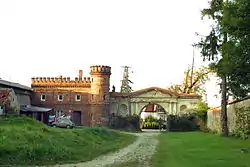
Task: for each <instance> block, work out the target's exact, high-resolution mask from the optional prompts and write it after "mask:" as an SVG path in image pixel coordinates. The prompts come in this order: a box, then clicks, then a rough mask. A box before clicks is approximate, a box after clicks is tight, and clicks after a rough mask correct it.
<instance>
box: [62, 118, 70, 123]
mask: <svg viewBox="0 0 250 167" xmlns="http://www.w3.org/2000/svg"><path fill="white" fill-rule="evenodd" d="M61 121H62V122H67V123H72V122H71V121H70V120H69V119H67V118H62V119H61Z"/></svg>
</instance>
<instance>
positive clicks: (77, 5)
mask: <svg viewBox="0 0 250 167" xmlns="http://www.w3.org/2000/svg"><path fill="white" fill-rule="evenodd" d="M206 6H207V0H192V1H187V0H175V1H168V0H0V56H1V65H0V77H1V78H2V79H5V80H10V81H13V82H19V83H21V84H24V85H28V86H30V78H31V77H39V76H42V77H55V76H59V75H63V76H70V77H71V78H74V77H75V76H76V75H77V74H78V70H79V69H82V70H83V73H84V75H85V76H89V66H91V65H109V66H111V67H112V75H111V84H112V85H115V86H116V88H117V89H118V90H119V87H120V84H121V83H120V80H121V79H122V68H121V66H123V65H128V66H131V67H132V71H133V73H132V74H131V80H133V81H134V85H133V88H134V90H138V89H141V88H146V87H150V86H159V87H162V88H166V87H167V86H169V85H170V84H171V83H179V82H180V81H181V79H182V78H183V71H184V70H185V69H186V68H187V67H188V65H190V64H191V62H192V46H191V45H192V44H193V43H194V42H196V41H197V40H198V38H197V37H196V36H195V32H199V33H201V34H206V33H207V32H208V30H209V26H208V25H207V24H205V22H204V21H202V20H201V16H200V10H201V9H202V8H203V7H206ZM195 55H196V59H195V65H196V67H198V66H200V65H201V64H202V60H201V58H200V56H199V53H198V51H197V52H196V54H195ZM216 93H217V92H216V91H215V81H213V82H212V83H211V82H210V83H209V86H208V101H209V104H210V105H217V104H219V101H218V99H217V100H216V99H215V97H214V95H215V94H216Z"/></svg>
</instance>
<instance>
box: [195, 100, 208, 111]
mask: <svg viewBox="0 0 250 167" xmlns="http://www.w3.org/2000/svg"><path fill="white" fill-rule="evenodd" d="M208 109H209V106H208V104H207V103H206V102H204V101H202V100H200V101H198V103H197V107H196V108H195V111H196V112H207V110H208Z"/></svg>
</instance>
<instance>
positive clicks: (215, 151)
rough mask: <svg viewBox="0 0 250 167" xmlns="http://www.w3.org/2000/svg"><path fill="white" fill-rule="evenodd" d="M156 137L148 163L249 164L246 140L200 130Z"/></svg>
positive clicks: (180, 166)
mask: <svg viewBox="0 0 250 167" xmlns="http://www.w3.org/2000/svg"><path fill="white" fill-rule="evenodd" d="M159 140H160V144H159V145H158V151H157V153H156V154H155V155H154V157H153V159H152V165H151V166H152V167H166V166H167V167H224V166H225V167H250V141H249V140H245V141H244V140H239V139H233V138H224V137H220V136H218V135H214V134H209V133H200V132H186V133H165V134H162V135H161V136H159ZM241 149H243V150H241ZM244 149H247V150H248V151H244ZM131 167H132V166H131Z"/></svg>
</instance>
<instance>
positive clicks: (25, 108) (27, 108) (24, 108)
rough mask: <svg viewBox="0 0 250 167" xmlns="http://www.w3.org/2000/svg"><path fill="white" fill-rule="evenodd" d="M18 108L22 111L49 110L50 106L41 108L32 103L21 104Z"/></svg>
mask: <svg viewBox="0 0 250 167" xmlns="http://www.w3.org/2000/svg"><path fill="white" fill-rule="evenodd" d="M20 110H21V111H23V112H49V111H51V110H52V109H51V108H43V107H37V106H32V105H21V107H20Z"/></svg>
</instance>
